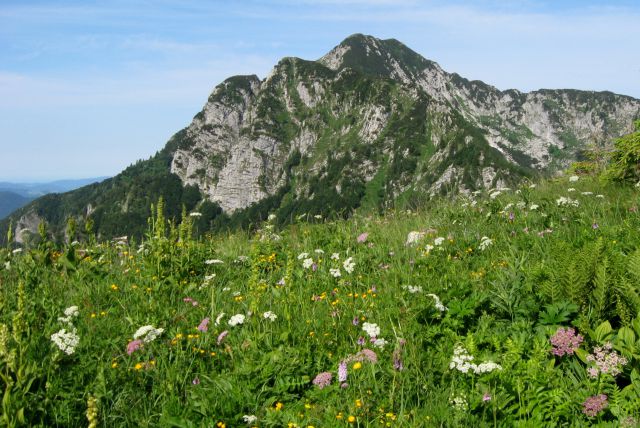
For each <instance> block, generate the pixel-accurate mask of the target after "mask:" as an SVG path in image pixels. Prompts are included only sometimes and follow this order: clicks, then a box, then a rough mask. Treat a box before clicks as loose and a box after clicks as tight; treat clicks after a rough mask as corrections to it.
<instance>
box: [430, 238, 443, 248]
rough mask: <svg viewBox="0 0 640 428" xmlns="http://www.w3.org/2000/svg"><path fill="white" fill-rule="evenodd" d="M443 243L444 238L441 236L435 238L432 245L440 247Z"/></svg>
mask: <svg viewBox="0 0 640 428" xmlns="http://www.w3.org/2000/svg"><path fill="white" fill-rule="evenodd" d="M443 242H444V238H443V237H442V236H439V237H437V238H436V239H434V240H433V245H435V246H436V247H438V246H440V245H442V243H443Z"/></svg>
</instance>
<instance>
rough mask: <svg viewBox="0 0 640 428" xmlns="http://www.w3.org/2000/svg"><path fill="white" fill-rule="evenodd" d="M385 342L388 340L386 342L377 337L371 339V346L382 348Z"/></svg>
mask: <svg viewBox="0 0 640 428" xmlns="http://www.w3.org/2000/svg"><path fill="white" fill-rule="evenodd" d="M387 343H389V342H387V341H386V340H385V339H382V338H379V339H376V340H374V341H373V346H375V347H376V348H380V349H383V348H384V346H385V345H386V344H387Z"/></svg>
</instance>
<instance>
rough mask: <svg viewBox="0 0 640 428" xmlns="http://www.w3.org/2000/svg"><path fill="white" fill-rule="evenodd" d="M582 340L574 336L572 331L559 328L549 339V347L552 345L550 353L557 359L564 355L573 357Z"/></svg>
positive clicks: (574, 333)
mask: <svg viewBox="0 0 640 428" xmlns="http://www.w3.org/2000/svg"><path fill="white" fill-rule="evenodd" d="M583 340H584V339H583V337H582V336H580V335H579V334H576V331H575V330H574V329H572V328H567V329H565V328H563V327H560V328H559V329H558V331H556V334H554V335H553V336H552V337H551V339H550V342H551V345H553V349H552V350H551V352H552V353H553V355H557V356H559V357H562V356H563V355H565V354H568V355H573V353H574V352H575V351H576V350H577V349H578V348H579V347H580V344H581V343H582V341H583Z"/></svg>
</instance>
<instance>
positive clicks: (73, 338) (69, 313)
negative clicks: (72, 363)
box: [51, 306, 80, 355]
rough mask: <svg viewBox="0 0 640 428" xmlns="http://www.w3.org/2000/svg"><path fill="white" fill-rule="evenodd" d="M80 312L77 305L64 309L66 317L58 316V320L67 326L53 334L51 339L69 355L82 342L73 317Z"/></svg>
mask: <svg viewBox="0 0 640 428" xmlns="http://www.w3.org/2000/svg"><path fill="white" fill-rule="evenodd" d="M79 314H80V311H79V310H78V307H77V306H69V307H68V308H67V309H65V310H64V315H65V316H64V317H58V321H60V322H62V323H65V324H67V328H63V329H61V330H59V331H58V332H56V333H53V334H52V335H51V341H52V342H53V343H54V344H55V345H56V346H57V347H58V349H60V350H61V351H62V352H64V353H65V354H67V355H71V354H73V353H74V352H75V350H76V347H77V346H78V344H79V343H80V336H78V332H77V330H76V328H75V327H74V326H73V319H74V318H75V317H77V316H78V315H79Z"/></svg>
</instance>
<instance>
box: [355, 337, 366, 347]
mask: <svg viewBox="0 0 640 428" xmlns="http://www.w3.org/2000/svg"><path fill="white" fill-rule="evenodd" d="M357 343H358V345H360V346H362V345H364V344H365V343H366V340H365V338H364V337H362V336H360V337H358V341H357Z"/></svg>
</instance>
